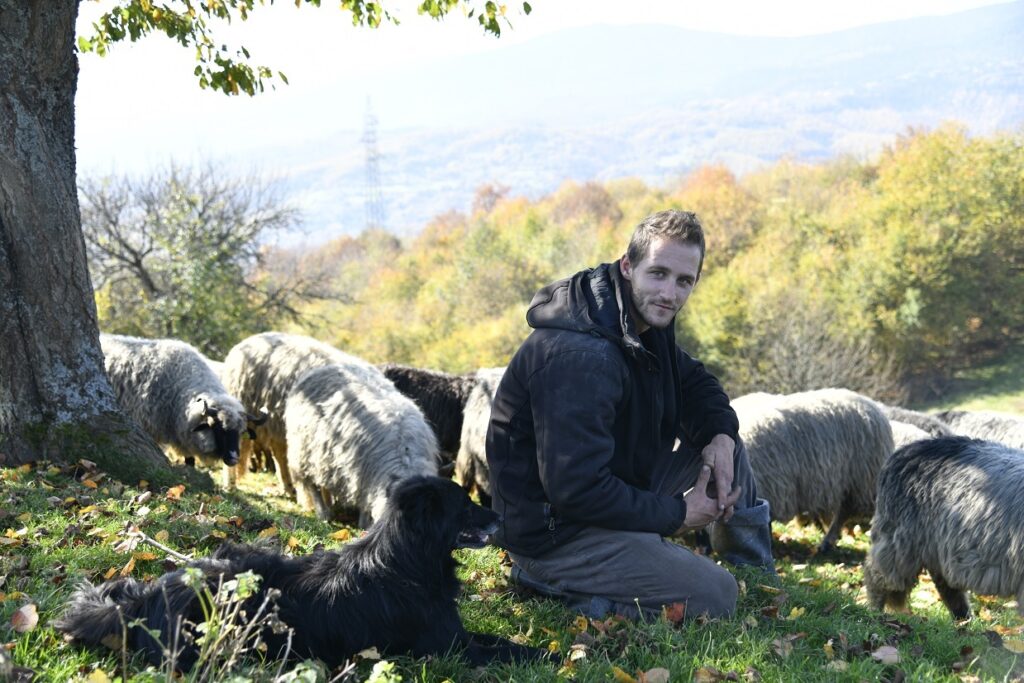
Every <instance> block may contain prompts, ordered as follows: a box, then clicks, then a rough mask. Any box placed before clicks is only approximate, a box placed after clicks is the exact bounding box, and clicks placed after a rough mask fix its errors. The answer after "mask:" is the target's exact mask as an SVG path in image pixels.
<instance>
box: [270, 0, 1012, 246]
mask: <svg viewBox="0 0 1024 683" xmlns="http://www.w3.org/2000/svg"><path fill="white" fill-rule="evenodd" d="M447 70H455V71H456V72H457V73H459V74H460V79H459V81H460V83H461V84H462V85H459V86H456V85H448V84H447V82H446V84H444V85H441V84H439V82H438V81H437V79H432V78H431V72H432V71H433V72H437V71H447ZM466 84H470V86H469V87H467V86H466ZM425 88H428V89H432V92H433V93H434V95H435V96H436V94H437V90H438V89H442V90H441V94H443V95H446V96H448V97H451V98H452V101H458V102H459V104H460V107H459V110H460V113H459V115H457V116H453V117H452V118H451V119H450V120H446V121H423V122H421V123H418V124H417V125H409V126H407V127H405V128H402V129H398V130H395V129H391V130H389V129H384V128H382V129H381V130H380V131H378V138H379V148H380V151H381V153H382V155H383V156H382V159H381V161H380V175H381V180H382V183H383V187H382V190H383V196H384V201H385V203H386V205H387V225H388V227H389V228H391V229H392V230H394V231H395V232H397V233H399V234H411V233H414V232H416V231H418V230H419V229H420V228H422V227H423V225H424V224H425V223H426V222H427V221H429V219H430V218H431V217H433V216H435V215H437V214H439V213H442V212H444V211H446V210H449V209H459V210H466V209H467V208H468V206H469V203H470V201H471V198H472V196H473V192H474V190H475V189H476V188H477V187H478V186H479V185H481V184H483V183H486V182H493V181H497V182H501V183H503V184H505V185H508V186H510V187H511V189H512V192H513V194H522V195H527V196H529V197H531V198H536V197H538V196H541V195H543V194H546V193H548V192H551V191H553V190H554V189H556V188H557V187H558V186H559V185H560V184H561V183H562V182H563V181H565V180H566V179H574V180H577V181H585V180H589V179H597V180H608V179H612V178H617V177H623V176H637V177H640V178H643V179H644V180H645V181H647V182H651V183H664V182H667V181H670V180H671V179H673V178H676V177H679V176H681V175H683V174H685V173H686V172H687V171H689V170H691V169H693V168H695V167H697V166H700V165H702V164H705V163H711V162H721V163H725V164H727V165H728V166H729V167H730V168H732V169H733V170H734V171H736V172H738V173H743V172H746V171H750V170H752V169H755V168H757V167H758V166H760V165H763V164H767V163H771V162H774V161H776V160H777V159H779V158H780V157H783V156H787V155H788V156H791V157H794V158H797V159H800V160H809V161H813V160H819V159H824V158H828V157H832V156H835V155H836V154H839V153H853V154H857V155H870V154H873V153H875V152H877V151H878V150H879V148H880V147H881V146H882V145H883V144H885V143H886V142H888V141H891V140H892V139H893V137H894V136H895V135H897V134H899V133H901V132H903V131H905V130H906V129H907V127H908V126H915V127H921V126H926V127H930V126H934V125H936V124H938V123H940V122H942V121H945V120H951V119H952V120H958V121H961V122H963V123H964V124H966V125H967V126H968V127H969V129H970V130H971V131H972V132H976V133H979V134H986V133H991V132H992V131H995V130H999V129H1003V130H1005V129H1019V128H1020V126H1021V125H1022V124H1024V1H1021V0H1018V1H1017V2H1013V3H1009V4H1002V5H994V6H989V7H985V8H982V9H977V10H972V11H968V12H963V13H959V14H954V15H950V16H945V17H934V18H920V19H913V20H908V21H900V22H892V23H886V24H878V25H874V26H868V27H864V28H859V29H854V30H848V31H842V32H838V33H832V34H827V35H819V36H811V37H801V38H763V37H742V36H731V35H719V34H710V33H701V32H694V31H687V30H684V29H679V28H675V27H666V26H650V25H636V26H597V27H589V28H583V29H572V30H566V31H563V32H560V33H556V34H552V35H548V36H545V37H543V38H539V39H536V40H533V41H530V42H527V43H523V44H519V45H511V46H509V47H507V48H503V49H500V50H496V51H493V52H490V53H486V54H484V55H482V56H475V57H472V58H468V57H467V58H459V59H451V60H449V61H447V62H445V63H442V64H439V65H438V64H435V65H431V66H430V67H429V69H428V68H426V67H424V69H420V70H414V71H411V72H410V71H407V72H404V73H401V74H396V75H394V76H392V77H390V78H388V79H385V80H384V81H383V82H380V83H377V84H376V89H375V93H374V103H375V107H376V109H377V110H378V111H379V112H380V113H381V118H382V119H389V118H390V119H392V120H394V119H398V120H404V121H407V122H408V121H415V120H416V119H415V113H416V101H417V97H418V94H422V93H423V92H424V89H425ZM444 88H449V89H451V91H450V92H447V93H445V92H444V90H443V89H444ZM388 112H401V114H402V115H401V116H399V115H393V116H388V114H387V113H388ZM360 136H361V131H348V132H339V133H338V135H336V136H334V137H333V138H332V139H330V140H314V141H310V142H309V143H308V145H306V146H302V147H296V148H292V149H290V150H282V151H281V153H280V154H279V155H277V157H276V158H278V159H279V161H280V163H281V164H282V168H284V169H286V171H285V172H286V174H287V176H288V186H289V188H290V190H291V192H292V193H293V196H294V197H295V198H296V200H297V201H298V202H299V203H300V204H301V205H302V206H303V207H304V208H305V212H306V218H307V225H308V229H309V234H308V235H307V236H306V238H305V239H306V240H307V241H309V242H319V241H323V240H326V239H329V238H331V237H336V236H338V235H339V234H343V233H354V232H358V231H359V230H360V229H361V228H362V225H363V222H364V211H363V197H364V195H365V187H366V184H365V167H364V162H363V158H364V151H363V146H362V145H361V143H360ZM299 159H302V160H303V161H302V162H301V165H300V162H299V161H298V160H299ZM311 159H312V160H313V161H310V160H311ZM289 160H291V161H289Z"/></svg>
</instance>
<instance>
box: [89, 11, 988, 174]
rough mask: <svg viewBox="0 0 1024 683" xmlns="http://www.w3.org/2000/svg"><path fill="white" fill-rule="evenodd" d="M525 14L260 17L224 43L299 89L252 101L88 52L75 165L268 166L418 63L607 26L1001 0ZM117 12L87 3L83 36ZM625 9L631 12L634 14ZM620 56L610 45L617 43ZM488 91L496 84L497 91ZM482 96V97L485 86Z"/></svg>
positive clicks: (151, 55)
mask: <svg viewBox="0 0 1024 683" xmlns="http://www.w3.org/2000/svg"><path fill="white" fill-rule="evenodd" d="M531 4H532V6H533V12H532V13H531V14H530V15H529V16H524V15H523V14H522V12H521V10H520V8H521V3H518V2H509V3H508V6H509V18H510V20H511V22H512V27H511V28H508V27H506V28H505V31H504V34H503V36H502V37H501V38H500V39H494V38H493V37H489V36H485V35H482V32H481V30H480V29H479V27H478V26H477V24H476V22H475V21H467V20H465V19H464V18H463V17H461V16H452V17H450V18H448V19H447V20H446V21H444V22H443V23H441V24H440V25H438V24H437V23H435V22H433V21H432V20H430V19H429V18H426V17H419V16H417V15H416V14H415V11H414V10H413V8H414V6H415V4H414V3H413V2H407V1H400V2H397V3H391V4H390V6H391V7H395V8H396V11H395V14H397V15H398V16H399V17H400V18H401V20H402V25H401V26H398V27H395V26H384V27H382V28H381V29H378V30H368V29H356V28H354V27H353V26H352V25H351V21H350V18H349V15H348V14H347V13H344V12H341V11H339V10H338V9H337V8H336V5H335V3H333V2H331V1H330V0H328V1H327V2H325V3H324V5H325V6H324V7H321V8H313V7H305V6H304V7H301V8H299V9H296V8H295V7H294V5H293V3H292V2H289V1H285V2H279V3H278V4H277V5H275V6H273V7H261V8H258V9H257V10H256V11H254V12H253V13H252V15H251V18H250V20H249V21H247V22H240V21H239V22H236V23H235V24H234V25H233V26H231V27H227V28H226V30H223V31H221V32H219V33H218V34H217V35H218V37H219V38H221V39H223V40H224V42H227V43H228V44H229V45H238V44H244V45H245V46H246V47H247V48H248V49H249V50H250V52H251V54H252V55H253V61H254V62H255V63H257V64H266V65H269V66H271V67H273V68H274V69H275V70H281V71H284V72H285V73H286V74H287V76H288V78H289V81H290V83H291V85H288V86H285V85H279V86H278V88H277V89H276V91H273V92H268V93H264V94H262V95H259V96H257V97H255V98H249V97H245V96H243V97H236V98H227V97H225V96H223V95H220V94H215V93H211V92H209V91H205V92H204V91H201V90H200V89H199V87H198V84H197V83H196V80H195V78H194V76H193V75H192V69H193V68H194V66H195V62H194V61H193V53H192V51H191V50H187V49H184V48H182V47H180V46H178V45H177V44H176V43H173V42H171V41H170V40H168V39H166V38H165V37H163V36H160V35H153V36H150V37H148V38H146V39H145V40H143V41H141V42H139V43H137V44H128V43H126V44H123V45H115V46H114V47H113V49H112V51H111V54H110V55H109V56H108V57H105V58H101V57H98V56H96V55H94V54H86V55H82V56H81V58H80V62H81V72H80V76H79V86H78V95H77V100H76V120H77V140H76V141H77V146H78V150H79V156H78V160H79V169H80V171H85V172H101V173H108V172H137V171H140V170H143V169H145V168H146V167H149V166H153V165H158V164H163V163H166V162H167V161H168V160H169V159H170V158H171V157H173V158H175V159H178V160H181V161H190V160H195V159H197V158H204V159H214V160H219V159H231V160H236V161H239V162H242V161H244V162H246V163H253V162H254V161H255V162H256V163H257V164H262V165H263V166H270V165H271V164H272V161H270V160H268V159H266V158H264V157H266V156H270V155H264V154H262V153H261V150H268V149H272V148H275V147H277V148H280V147H282V146H289V145H295V144H301V143H302V142H308V141H310V140H315V139H316V138H317V136H326V135H332V134H333V133H336V132H338V131H358V130H359V129H361V127H362V125H363V119H364V115H365V111H366V100H367V96H368V95H372V88H373V85H374V83H378V82H379V83H384V82H386V79H387V78H388V76H389V74H392V75H393V74H395V73H396V72H398V71H400V70H401V69H402V68H403V67H407V66H409V65H411V64H416V65H417V66H419V67H423V66H424V65H431V64H433V63H435V62H436V63H437V64H438V74H437V78H439V79H444V78H458V73H449V71H451V70H450V69H445V68H443V67H444V65H450V64H452V61H451V58H452V57H455V56H459V55H467V54H469V55H472V54H473V53H478V52H482V51H487V50H496V49H502V48H503V47H506V46H508V45H512V44H517V43H522V42H525V41H528V40H530V39H533V38H536V37H538V36H541V35H544V34H547V33H551V32H555V31H559V30H562V29H566V28H570V27H575V26H586V25H592V24H609V23H655V24H668V25H677V26H681V27H685V28H690V29H697V30H704V31H712V32H722V33H734V34H748V35H771V36H797V35H808V34H816V33H827V32H831V31H837V30H842V29H846V28H852V27H856V26H862V25H866V24H872V23H878V22H884V21H892V20H898V19H906V18H911V17H916V16H923V15H940V14H948V13H952V12H958V11H963V10H967V9H971V8H974V7H979V6H983V5H991V4H996V3H994V2H992V0H858V1H856V2H854V1H852V0H842V1H838V2H837V1H834V0H826V1H825V2H822V1H821V0H771V1H770V2H764V1H763V0H761V1H755V0H719V1H718V2H714V3H710V2H699V3H698V2H690V1H683V0H648V1H640V0H638V1H637V2H622V0H617V1H616V2H607V1H604V0H534V1H533V2H532V3H531ZM110 5H111V2H109V1H108V0H99V1H98V2H97V1H88V2H83V3H82V5H81V10H80V21H79V32H81V33H88V31H89V23H90V22H91V21H92V20H93V19H95V17H96V16H97V15H98V14H99V13H100V12H101V11H102V10H103V9H105V8H107V7H109V6H110ZM623 8H628V12H624V11H623ZM610 49H613V46H610ZM487 85H490V86H491V87H495V86H498V87H500V84H487ZM481 87H484V85H483V84H481ZM457 106H458V103H457V102H451V101H446V102H418V103H417V108H418V110H417V111H415V112H410V111H395V110H391V111H378V112H377V114H378V117H379V119H380V127H381V129H382V130H387V129H388V128H389V127H402V126H409V125H411V124H410V122H411V121H413V120H415V119H414V118H413V115H416V116H418V117H420V118H419V120H428V121H429V120H444V118H445V116H446V112H448V111H451V110H452V108H453V107H455V108H457Z"/></svg>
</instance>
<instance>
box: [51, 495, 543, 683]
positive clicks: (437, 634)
mask: <svg viewBox="0 0 1024 683" xmlns="http://www.w3.org/2000/svg"><path fill="white" fill-rule="evenodd" d="M497 521H498V515H497V514H495V513H494V512H492V511H491V510H487V509H485V508H482V507H480V506H479V505H476V504H474V503H473V502H472V501H471V500H470V499H469V497H468V496H467V495H466V493H465V492H464V491H463V490H462V488H461V487H459V486H458V485H457V484H455V483H454V482H452V481H449V480H446V479H441V478H438V477H413V478H410V479H406V480H404V481H402V482H400V483H399V484H397V485H396V486H395V487H394V489H393V490H392V491H391V494H390V496H389V498H388V506H387V508H386V510H385V513H384V515H383V516H382V517H381V519H380V520H378V522H377V523H376V524H374V525H373V526H372V527H371V528H370V530H369V531H368V532H367V534H366V535H365V536H363V537H362V538H360V539H358V540H356V541H353V542H351V543H349V544H347V545H345V546H343V547H342V548H341V549H340V550H338V551H336V552H326V551H321V552H317V553H313V554H311V555H306V556H303V557H286V556H282V555H280V554H278V553H276V552H272V551H268V550H265V549H260V548H256V547H253V546H244V545H231V544H228V545H224V546H222V547H221V548H219V549H218V550H217V551H216V552H215V553H214V554H213V556H212V557H210V558H208V559H202V560H197V561H195V562H193V563H190V564H191V566H194V567H198V568H199V569H201V570H202V571H203V573H204V575H205V576H206V581H207V585H208V586H209V587H210V589H211V591H212V592H214V593H216V591H217V585H218V583H219V582H220V581H222V580H223V581H227V580H229V579H231V578H232V577H234V576H235V575H236V574H239V573H241V572H245V571H252V572H253V573H255V574H258V575H260V576H261V577H262V578H263V580H262V582H261V584H260V590H259V593H258V594H257V595H255V596H253V597H252V598H250V599H249V601H250V602H251V603H252V604H251V605H247V608H248V609H246V612H247V613H248V614H249V615H252V614H253V613H254V611H255V607H256V606H258V605H259V604H260V603H262V601H263V598H264V595H265V593H266V591H267V590H269V589H272V588H276V589H278V590H280V591H281V594H280V597H278V599H277V605H278V607H279V617H280V619H281V620H282V621H283V622H284V623H286V624H287V625H288V626H290V627H291V628H292V629H293V630H294V633H293V636H292V644H291V648H292V656H294V657H298V658H308V657H315V658H318V659H321V660H323V661H324V662H325V663H326V664H328V665H329V666H331V667H335V666H338V665H340V664H342V663H344V662H345V661H346V660H347V659H349V658H351V657H352V656H353V655H354V654H356V653H358V652H360V651H361V650H364V649H366V648H369V647H377V648H378V650H380V651H381V652H382V653H385V654H411V655H412V656H414V657H423V656H426V655H438V654H444V653H446V652H449V651H451V652H456V653H460V654H461V656H463V657H464V658H465V659H466V660H467V661H469V662H470V663H471V664H473V665H474V666H479V665H486V664H488V663H490V662H492V661H495V660H498V661H502V662H510V661H525V660H533V659H539V658H541V657H544V656H545V655H546V653H545V652H544V651H543V650H540V649H537V648H531V647H525V646H522V645H518V644H516V643H513V642H511V641H509V640H506V639H504V638H500V637H497V636H491V635H485V634H476V633H472V632H470V631H467V630H466V629H465V627H464V626H463V624H462V620H461V618H460V616H459V611H458V605H457V604H456V597H457V596H458V594H459V590H460V587H461V586H460V583H459V580H458V579H457V577H456V575H455V570H456V567H457V566H458V563H457V561H456V560H455V559H454V558H453V557H452V550H454V549H455V548H458V547H480V546H481V545H483V544H484V542H485V541H486V535H487V534H489V533H492V532H493V531H494V530H495V529H496V528H497ZM183 575H184V570H181V569H179V570H177V571H174V572H171V573H169V574H164V575H163V576H161V577H160V578H159V579H157V580H156V581H154V582H153V583H151V584H144V583H140V582H138V581H136V580H134V579H120V580H117V581H113V582H110V583H106V584H103V585H101V586H91V585H88V584H86V585H84V586H83V587H81V588H80V589H79V590H78V591H77V592H76V593H75V594H74V595H73V596H72V598H71V602H70V605H69V607H68V609H67V611H66V612H65V613H64V615H63V616H62V618H61V619H60V620H59V621H58V622H57V623H56V624H55V626H56V627H57V628H58V629H59V630H61V631H64V632H65V633H67V634H69V635H70V636H72V637H73V639H74V640H76V641H79V642H81V643H84V644H87V645H93V646H95V645H99V644H101V643H103V642H108V643H109V642H111V640H114V641H116V640H118V639H119V638H121V637H124V630H123V626H122V623H126V624H129V625H130V623H131V622H132V621H133V620H135V619H141V620H142V622H143V623H144V624H145V626H146V627H147V628H149V629H155V630H157V631H159V632H160V634H161V640H162V641H163V643H164V644H168V643H171V642H173V641H172V640H170V639H171V637H172V635H173V634H174V632H175V629H176V628H177V624H178V623H180V621H181V618H182V617H183V618H184V620H186V621H191V622H195V623H199V622H201V621H202V619H203V617H202V613H201V609H200V603H199V600H198V599H197V596H196V591H195V590H194V589H193V588H191V587H189V586H187V585H185V584H184V583H183V582H182V576H183ZM119 610H120V612H121V614H119V613H118V611H119ZM263 638H264V642H266V643H267V645H268V653H269V654H270V655H271V656H280V655H281V654H283V652H284V650H285V644H286V636H285V635H284V634H281V633H273V632H272V631H271V630H270V629H265V631H264V633H263ZM179 640H181V639H180V638H179ZM126 643H127V646H128V647H129V649H133V650H140V651H142V652H144V653H145V655H146V658H147V659H148V660H149V661H150V662H151V663H153V664H155V665H160V664H161V663H162V661H163V649H164V648H163V645H161V644H160V643H157V642H156V641H155V640H154V638H153V637H152V636H151V635H150V634H149V633H148V632H146V631H145V630H143V629H142V628H139V627H137V626H136V627H130V628H129V630H128V634H127V637H126ZM196 657H197V650H196V647H195V646H194V645H193V644H190V643H185V644H184V649H183V651H182V652H181V654H180V655H179V658H178V662H177V665H178V668H179V669H181V670H183V671H187V670H189V669H191V667H192V666H193V665H194V664H195V661H196Z"/></svg>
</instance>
